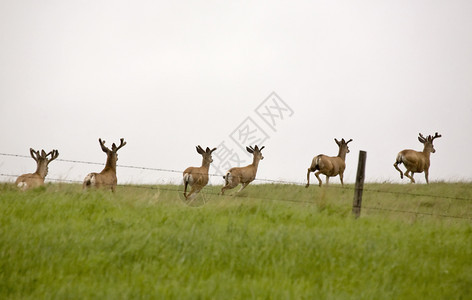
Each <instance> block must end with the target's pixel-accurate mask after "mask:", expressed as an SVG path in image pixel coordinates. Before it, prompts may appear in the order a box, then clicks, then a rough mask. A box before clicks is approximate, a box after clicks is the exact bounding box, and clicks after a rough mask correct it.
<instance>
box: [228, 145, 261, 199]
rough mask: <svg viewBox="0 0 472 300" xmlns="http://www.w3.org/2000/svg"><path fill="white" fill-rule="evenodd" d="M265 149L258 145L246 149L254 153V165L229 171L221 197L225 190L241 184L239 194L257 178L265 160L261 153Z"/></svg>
mask: <svg viewBox="0 0 472 300" xmlns="http://www.w3.org/2000/svg"><path fill="white" fill-rule="evenodd" d="M264 147H265V146H262V147H261V148H260V149H259V148H258V147H257V145H256V146H255V147H254V148H253V147H252V146H249V147H246V150H247V152H249V153H252V155H253V160H252V164H250V165H248V166H245V167H235V168H231V169H229V171H228V172H226V175H225V176H223V178H224V180H225V185H224V186H223V187H222V188H221V195H224V192H225V190H228V189H233V188H235V187H236V186H237V185H238V184H240V183H241V188H240V189H239V191H238V193H239V192H241V191H242V190H243V189H244V188H245V187H246V186H247V185H248V184H250V183H251V182H252V181H253V180H254V179H255V178H256V173H257V167H258V166H259V161H261V160H262V159H264V156H262V152H261V151H262V149H264Z"/></svg>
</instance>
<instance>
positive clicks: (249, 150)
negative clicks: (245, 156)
mask: <svg viewBox="0 0 472 300" xmlns="http://www.w3.org/2000/svg"><path fill="white" fill-rule="evenodd" d="M246 150H247V152H249V153H254V150H252V149H251V148H249V147H246Z"/></svg>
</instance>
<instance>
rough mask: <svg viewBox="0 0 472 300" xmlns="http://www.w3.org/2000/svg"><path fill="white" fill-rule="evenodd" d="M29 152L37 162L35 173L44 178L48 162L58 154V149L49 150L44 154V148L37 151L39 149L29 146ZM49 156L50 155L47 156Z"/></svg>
mask: <svg viewBox="0 0 472 300" xmlns="http://www.w3.org/2000/svg"><path fill="white" fill-rule="evenodd" d="M30 154H31V157H32V158H33V159H34V160H35V161H36V164H37V169H36V173H37V174H39V175H40V176H41V177H42V178H44V177H46V175H47V174H48V165H49V163H50V162H51V161H53V160H55V159H56V158H57V157H58V156H59V151H57V150H52V151H51V152H49V153H47V154H46V151H44V150H41V152H39V150H38V151H35V150H34V149H33V148H30ZM49 156H51V157H50V158H48V157H49Z"/></svg>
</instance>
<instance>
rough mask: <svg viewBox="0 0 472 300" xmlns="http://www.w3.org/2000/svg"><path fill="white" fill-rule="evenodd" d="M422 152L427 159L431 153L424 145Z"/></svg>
mask: <svg viewBox="0 0 472 300" xmlns="http://www.w3.org/2000/svg"><path fill="white" fill-rule="evenodd" d="M423 154H424V156H425V157H426V158H427V159H428V160H429V156H430V155H431V149H429V148H428V147H426V146H425V147H424V149H423Z"/></svg>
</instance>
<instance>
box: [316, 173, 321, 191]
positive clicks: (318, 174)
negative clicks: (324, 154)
mask: <svg viewBox="0 0 472 300" xmlns="http://www.w3.org/2000/svg"><path fill="white" fill-rule="evenodd" d="M320 174H321V172H320V171H318V172H316V173H315V176H316V178H318V182H319V183H318V185H319V186H320V187H321V184H322V183H321V179H320Z"/></svg>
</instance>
